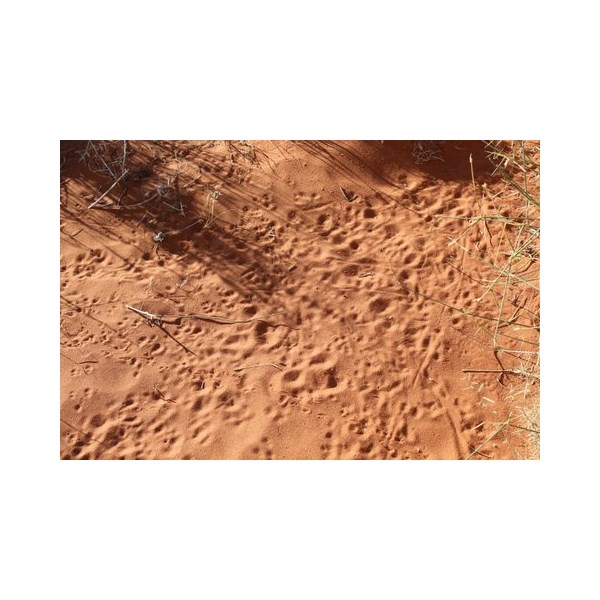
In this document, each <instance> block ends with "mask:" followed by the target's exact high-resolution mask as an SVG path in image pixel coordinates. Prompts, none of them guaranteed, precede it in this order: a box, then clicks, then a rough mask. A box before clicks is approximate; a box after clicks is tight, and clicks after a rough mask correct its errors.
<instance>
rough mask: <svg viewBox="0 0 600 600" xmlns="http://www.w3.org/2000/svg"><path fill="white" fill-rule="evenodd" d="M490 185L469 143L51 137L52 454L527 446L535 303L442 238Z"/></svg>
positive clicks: (331, 455) (350, 455)
mask: <svg viewBox="0 0 600 600" xmlns="http://www.w3.org/2000/svg"><path fill="white" fill-rule="evenodd" d="M470 158H471V159H472V161H471V160H470ZM125 170H126V171H127V172H126V174H125V175H124V176H123V177H122V179H120V180H119V181H118V183H117V184H116V185H115V186H114V187H113V188H112V189H111V190H110V191H109V193H108V194H106V196H104V197H103V198H102V199H101V200H100V202H98V204H96V206H95V207H93V208H88V206H89V205H90V204H92V203H93V202H94V201H96V200H98V199H99V198H100V196H101V195H102V194H103V193H104V192H106V191H107V190H108V189H109V188H110V186H111V185H112V183H113V182H114V181H116V180H117V179H118V178H119V177H120V176H121V175H123V173H124V172H125ZM474 182H475V184H476V185H474ZM482 186H485V190H486V194H482V192H481V190H482V189H483V188H482ZM505 187H506V184H505V183H504V182H502V180H501V179H500V177H499V176H498V175H497V174H493V173H492V165H491V164H490V162H489V161H488V159H487V157H486V154H485V152H484V145H483V143H481V142H465V141H460V142H452V141H447V142H440V143H439V144H437V145H435V146H431V145H423V146H419V145H417V144H416V143H415V142H394V141H385V142H380V141H339V142H335V141H321V142H316V141H304V142H291V141H286V142H284V141H278V142H271V141H257V142H235V143H233V142H232V143H227V142H202V141H200V142H191V141H190V142H127V143H126V144H123V142H114V143H101V142H98V143H95V144H94V146H93V148H92V147H90V146H89V145H87V146H86V143H84V142H63V143H62V144H61V188H60V190H61V209H60V210H61V231H60V236H61V256H60V269H61V291H60V294H61V296H60V297H61V315H60V327H61V336H60V339H61V348H60V353H61V420H60V440H61V444H60V448H61V450H60V451H61V457H62V458H64V459H68V458H77V459H81V458H83V459H118V458H121V459H135V458H139V459H465V458H471V459H485V458H488V459H489V458H491V459H508V458H520V457H523V456H526V455H527V452H528V450H527V448H526V443H525V441H524V439H525V438H523V437H520V436H518V435H516V432H515V435H507V431H506V428H503V427H502V423H505V422H506V421H505V420H506V419H507V415H508V416H509V417H510V415H511V414H513V412H514V402H515V397H516V393H515V390H518V389H520V387H519V386H521V385H522V382H521V378H520V377H519V376H518V375H516V374H515V373H511V370H512V371H517V370H518V369H519V368H521V367H520V365H522V357H523V356H528V355H529V354H528V350H527V348H529V351H531V354H533V353H534V352H535V350H536V349H537V339H538V336H539V320H536V319H537V315H538V314H539V297H536V295H535V294H525V295H520V296H519V295H515V294H512V295H511V294H506V293H502V290H500V291H498V290H497V287H498V285H500V286H501V285H502V281H503V280H500V281H496V282H493V281H492V280H491V279H490V275H489V273H488V272H486V261H488V258H489V260H493V258H494V257H496V258H497V255H498V253H499V252H500V249H499V247H496V246H494V239H495V230H494V229H493V227H494V226H495V223H491V227H489V226H488V225H490V223H487V222H486V223H482V224H481V226H477V227H472V228H471V229H470V230H469V231H468V235H464V236H462V237H461V235H462V233H463V232H464V230H465V224H466V223H468V222H469V221H468V219H470V218H472V217H473V216H474V215H477V214H480V213H481V212H482V211H488V212H490V213H492V212H494V211H497V209H498V206H497V204H495V202H494V201H493V198H494V197H495V196H494V194H496V193H500V192H502V191H503V190H504V189H505ZM516 202H517V200H515V203H516ZM504 208H506V210H507V211H509V210H511V209H512V207H511V205H510V201H509V202H508V204H506V205H505V206H504ZM507 214H509V213H508V212H507ZM486 231H487V233H486ZM498 231H499V230H498ZM452 240H454V241H455V242H456V243H451V242H452ZM457 240H458V241H457ZM538 265H539V263H538ZM523 268H524V267H523ZM527 268H528V269H530V268H533V269H536V268H538V269H539V266H537V267H536V265H533V267H531V265H530V266H529V267H527ZM519 272H521V271H519ZM522 272H525V271H522ZM528 273H529V271H528ZM521 277H525V275H521ZM491 281H492V283H490V282H491ZM486 289H487V290H488V291H487V293H486ZM504 291H505V292H506V289H505V290H504ZM500 297H504V301H503V303H502V304H501V305H499V300H498V298H500ZM504 304H506V306H505V305H504ZM128 307H132V308H136V309H138V310H139V311H143V313H147V314H151V315H155V316H158V318H148V317H147V315H146V316H144V314H142V313H136V312H135V311H132V310H131V309H130V308H128ZM473 314H475V315H476V316H473ZM499 314H500V315H503V316H502V319H503V320H502V321H501V322H498V320H497V316H498V315H499ZM511 315H513V316H512V317H511ZM494 319H496V320H494ZM491 334H495V339H496V340H498V339H500V338H499V336H502V337H501V342H502V347H503V348H505V349H511V348H512V349H513V350H515V349H516V350H517V352H518V354H510V353H509V352H508V351H506V352H505V353H504V354H500V353H494V352H493V345H492V342H491V338H492V335H491ZM515 357H519V360H517V358H515ZM519 361H521V362H519ZM500 370H504V372H503V373H499V372H498V371H500ZM480 371H485V372H483V373H482V372H480ZM501 429H502V432H501V433H497V434H496V433H495V432H498V431H499V430H501Z"/></svg>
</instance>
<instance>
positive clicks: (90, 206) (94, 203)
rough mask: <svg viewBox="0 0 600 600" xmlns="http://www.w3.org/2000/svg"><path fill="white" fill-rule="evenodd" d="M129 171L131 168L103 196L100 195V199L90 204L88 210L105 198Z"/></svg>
mask: <svg viewBox="0 0 600 600" xmlns="http://www.w3.org/2000/svg"><path fill="white" fill-rule="evenodd" d="M127 173H129V170H125V171H124V172H123V174H122V175H121V176H120V177H119V178H118V179H116V180H115V182H114V183H113V184H112V185H111V186H110V187H109V188H108V189H107V190H106V191H105V192H104V194H102V196H100V198H98V200H94V202H92V203H91V204H90V205H89V206H88V210H89V209H90V208H94V207H95V206H96V205H97V204H98V202H100V200H102V198H104V197H105V196H106V194H108V193H109V192H110V191H111V190H112V189H113V188H114V187H115V186H116V185H117V183H119V181H121V179H123V177H125V175H127Z"/></svg>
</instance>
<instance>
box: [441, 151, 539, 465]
mask: <svg viewBox="0 0 600 600" xmlns="http://www.w3.org/2000/svg"><path fill="white" fill-rule="evenodd" d="M486 152H487V155H488V158H489V160H490V161H491V162H492V164H493V165H494V172H495V173H496V174H498V175H500V177H501V178H502V181H503V184H501V185H498V186H494V187H493V189H492V188H491V187H490V186H487V185H486V184H483V185H481V186H477V184H476V183H475V180H476V174H474V177H473V182H474V187H475V194H476V198H477V209H476V210H475V214H474V215H473V216H470V217H466V218H465V219H464V222H465V227H464V229H463V231H462V232H461V234H460V235H459V236H458V237H456V238H454V239H452V240H451V242H450V244H451V246H454V247H455V248H458V249H459V250H460V251H461V252H463V253H464V254H465V255H466V257H465V258H467V259H468V260H467V261H466V262H465V264H477V263H478V265H479V266H478V268H477V271H478V275H479V277H478V280H479V282H480V283H481V292H480V295H479V297H478V298H477V302H478V303H482V304H481V305H482V306H483V301H484V300H485V299H487V301H488V304H486V306H492V307H495V309H492V310H493V312H492V313H490V314H491V315H492V316H493V320H491V321H489V322H488V323H487V324H485V323H483V324H481V325H480V331H482V332H483V333H484V334H487V339H488V340H489V343H488V344H487V346H488V347H489V349H490V352H491V353H493V356H494V358H495V360H496V363H497V368H495V369H492V370H490V371H488V372H487V373H494V375H497V381H498V383H499V384H500V385H499V387H498V390H501V391H500V393H499V394H496V393H494V391H490V393H489V394H488V395H489V396H496V400H495V401H494V402H493V404H492V405H491V406H492V407H497V409H495V410H494V412H496V415H497V422H496V423H495V424H488V425H489V426H490V429H491V433H490V434H489V435H488V436H487V437H486V438H485V441H484V442H483V443H482V444H480V446H479V447H477V448H473V449H472V452H471V455H472V456H474V455H475V454H483V455H485V447H484V446H486V445H488V444H489V443H491V442H492V441H495V442H496V443H497V442H498V441H501V442H503V443H504V444H508V445H509V447H510V448H511V449H512V451H513V456H514V457H515V458H539V451H540V445H539V435H540V419H539V417H540V409H539V380H540V354H539V333H540V194H539V190H540V181H539V177H540V161H539V152H540V146H539V142H526V141H509V142H501V141H489V142H487V143H486ZM473 239H475V240H478V241H477V243H475V244H474V243H470V241H472V240H473ZM473 261H476V262H473ZM481 273H483V277H482V276H481ZM490 298H491V301H490ZM464 371H465V373H468V374H469V376H477V375H476V374H477V373H478V371H477V370H475V369H465V370H464ZM470 374H474V375H470Z"/></svg>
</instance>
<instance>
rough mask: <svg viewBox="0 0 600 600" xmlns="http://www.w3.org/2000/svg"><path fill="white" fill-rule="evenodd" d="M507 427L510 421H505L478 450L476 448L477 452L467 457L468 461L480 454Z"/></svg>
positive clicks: (474, 451)
mask: <svg viewBox="0 0 600 600" xmlns="http://www.w3.org/2000/svg"><path fill="white" fill-rule="evenodd" d="M507 426H508V420H507V421H503V422H502V423H500V425H499V426H498V427H497V428H496V431H494V433H492V434H491V435H490V436H488V437H487V438H486V439H485V440H484V441H483V442H482V443H481V444H479V446H477V448H475V450H473V452H471V454H469V456H467V460H469V459H470V458H471V457H473V456H474V455H475V454H478V453H479V451H480V450H481V449H482V448H483V447H484V446H485V445H486V444H488V443H489V442H491V441H492V440H493V439H494V438H495V437H496V436H497V435H498V434H499V433H500V432H501V431H502V430H503V429H504V428H505V427H507Z"/></svg>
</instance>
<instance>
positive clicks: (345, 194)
mask: <svg viewBox="0 0 600 600" xmlns="http://www.w3.org/2000/svg"><path fill="white" fill-rule="evenodd" d="M340 192H342V194H343V195H344V198H346V200H348V202H352V200H356V194H354V196H352V197H350V196H349V195H348V192H347V191H346V190H345V189H344V188H343V187H342V186H341V185H340Z"/></svg>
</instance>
